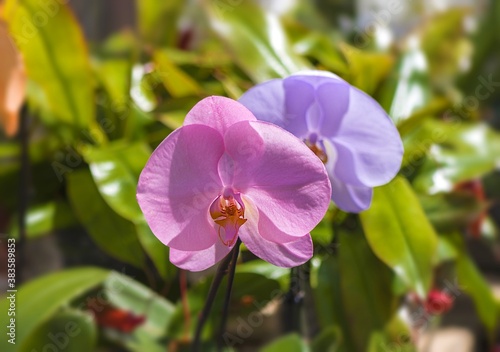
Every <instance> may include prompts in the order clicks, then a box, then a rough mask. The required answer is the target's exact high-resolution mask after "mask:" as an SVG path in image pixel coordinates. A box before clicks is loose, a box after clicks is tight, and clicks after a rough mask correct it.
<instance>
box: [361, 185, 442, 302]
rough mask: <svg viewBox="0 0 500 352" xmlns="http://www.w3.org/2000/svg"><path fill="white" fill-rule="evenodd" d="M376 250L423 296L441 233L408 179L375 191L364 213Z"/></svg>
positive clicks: (364, 221)
mask: <svg viewBox="0 0 500 352" xmlns="http://www.w3.org/2000/svg"><path fill="white" fill-rule="evenodd" d="M360 217H361V222H362V224H363V229H364V231H365V234H366V238H367V240H368V243H369V244H370V247H371V248H372V250H373V252H374V253H375V254H376V255H377V257H379V258H380V260H382V261H383V262H384V263H386V264H387V265H388V266H389V267H390V268H392V269H393V270H394V272H395V273H396V274H397V275H399V276H400V277H401V279H402V280H403V281H404V282H405V283H406V284H407V285H408V286H409V287H410V288H411V289H412V290H414V291H415V292H416V293H417V294H418V295H419V296H420V297H422V298H424V297H426V296H427V292H429V289H430V286H431V283H432V275H433V272H432V268H433V262H434V259H435V255H436V249H437V236H436V233H435V232H434V229H433V227H432V225H431V224H430V223H429V220H428V219H427V217H426V215H425V213H424V211H423V209H422V207H421V205H420V203H419V201H418V198H417V196H416V195H415V193H414V192H413V190H412V188H411V187H410V185H409V184H408V182H407V181H406V180H405V179H403V178H401V177H397V178H395V179H394V180H393V181H392V182H391V183H389V184H387V185H385V186H382V187H378V188H376V189H375V190H374V195H373V202H372V205H371V208H370V209H369V210H367V211H365V212H363V213H361V214H360Z"/></svg>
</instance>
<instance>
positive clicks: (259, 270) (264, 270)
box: [236, 260, 290, 289]
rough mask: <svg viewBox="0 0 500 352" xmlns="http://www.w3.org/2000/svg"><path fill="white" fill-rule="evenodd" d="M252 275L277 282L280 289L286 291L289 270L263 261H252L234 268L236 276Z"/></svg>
mask: <svg viewBox="0 0 500 352" xmlns="http://www.w3.org/2000/svg"><path fill="white" fill-rule="evenodd" d="M243 273H253V274H259V275H262V276H264V277H265V278H266V279H269V280H275V281H278V282H279V283H280V285H281V288H283V289H286V288H287V287H288V284H289V281H290V269H287V268H280V267H277V266H275V265H273V264H270V263H268V262H266V261H263V260H252V261H249V262H246V263H243V264H239V265H238V266H237V267H236V275H241V274H243Z"/></svg>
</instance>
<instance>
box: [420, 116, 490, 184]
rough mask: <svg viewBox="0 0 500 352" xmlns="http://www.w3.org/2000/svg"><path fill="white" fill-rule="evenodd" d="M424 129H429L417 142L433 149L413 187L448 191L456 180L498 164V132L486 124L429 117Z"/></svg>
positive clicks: (488, 170) (479, 173) (482, 171)
mask: <svg viewBox="0 0 500 352" xmlns="http://www.w3.org/2000/svg"><path fill="white" fill-rule="evenodd" d="M426 129H427V131H429V132H428V134H426V135H423V136H422V137H421V138H420V144H422V145H423V144H426V145H432V148H430V149H429V153H428V154H427V159H426V160H425V162H424V163H423V164H422V166H421V170H420V172H419V173H418V175H417V176H416V177H415V179H414V180H413V185H414V187H415V189H416V190H418V191H422V192H428V193H437V192H443V191H445V192H447V191H450V190H451V189H453V186H454V185H456V184H457V183H459V182H461V181H466V180H470V179H473V178H477V177H481V176H482V175H484V174H486V173H488V172H490V171H493V170H494V169H495V168H496V167H497V163H498V155H500V133H498V132H495V131H494V130H493V129H491V128H490V127H488V126H487V125H486V124H483V123H480V124H472V123H465V122H462V121H460V120H457V121H455V122H452V123H450V122H442V121H437V120H429V121H427V122H426ZM431 133H432V134H431Z"/></svg>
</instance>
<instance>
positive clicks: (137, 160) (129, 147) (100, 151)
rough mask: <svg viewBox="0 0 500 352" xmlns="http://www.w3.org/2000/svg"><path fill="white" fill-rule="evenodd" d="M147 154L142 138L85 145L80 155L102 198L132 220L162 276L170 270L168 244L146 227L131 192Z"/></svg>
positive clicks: (149, 151)
mask: <svg viewBox="0 0 500 352" xmlns="http://www.w3.org/2000/svg"><path fill="white" fill-rule="evenodd" d="M150 154H151V150H150V148H149V146H147V145H146V144H144V143H142V142H139V143H134V144H127V143H125V142H122V141H118V142H113V143H110V144H109V145H108V146H106V147H101V148H90V147H88V148H87V149H86V150H85V153H84V156H85V160H86V161H87V162H88V163H89V165H90V171H91V173H92V177H93V178H94V181H95V183H96V185H97V188H98V189H99V192H100V194H101V196H102V197H103V199H104V200H105V201H106V203H107V204H108V205H109V206H110V207H111V208H112V209H113V210H114V211H115V212H116V213H117V214H119V215H120V216H122V217H124V218H125V219H128V220H130V221H132V222H133V223H134V224H135V230H136V233H137V237H138V240H139V242H140V244H141V245H142V247H143V248H144V250H145V251H146V253H147V254H148V256H149V257H150V258H151V260H152V261H153V263H154V264H155V266H156V268H157V269H158V272H159V273H160V275H161V276H162V277H164V278H166V277H167V276H168V275H169V271H170V272H171V271H172V265H171V264H170V263H169V261H168V248H167V247H165V245H164V244H163V243H161V242H160V241H159V240H158V239H157V238H156V237H155V236H154V235H153V233H152V232H151V230H150V229H149V227H148V225H147V224H146V221H145V219H144V215H143V214H142V211H141V209H140V208H139V204H138V203H137V200H136V196H135V195H136V189H137V182H138V179H139V174H140V173H141V171H142V169H143V168H144V165H145V164H146V162H147V160H148V158H149V156H150Z"/></svg>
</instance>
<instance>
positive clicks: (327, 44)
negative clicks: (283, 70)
mask: <svg viewBox="0 0 500 352" xmlns="http://www.w3.org/2000/svg"><path fill="white" fill-rule="evenodd" d="M297 31H298V33H300V38H298V39H297V40H296V41H295V42H294V44H293V48H294V51H295V52H296V53H298V54H300V55H303V56H309V57H312V58H314V59H316V60H318V61H319V62H320V63H321V64H322V65H323V66H324V67H325V68H326V69H328V70H329V71H332V72H334V73H336V74H338V75H341V76H345V75H347V74H348V73H349V68H348V67H347V64H346V62H345V60H344V58H343V57H342V55H341V53H340V52H339V50H338V49H337V48H336V47H335V46H334V42H333V41H332V40H331V39H330V38H329V36H328V35H326V34H324V33H321V32H312V31H311V32H309V33H306V34H303V32H304V28H303V27H300V28H298V29H297Z"/></svg>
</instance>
